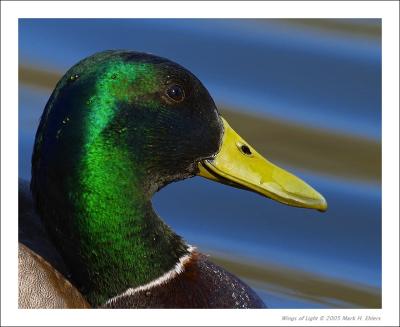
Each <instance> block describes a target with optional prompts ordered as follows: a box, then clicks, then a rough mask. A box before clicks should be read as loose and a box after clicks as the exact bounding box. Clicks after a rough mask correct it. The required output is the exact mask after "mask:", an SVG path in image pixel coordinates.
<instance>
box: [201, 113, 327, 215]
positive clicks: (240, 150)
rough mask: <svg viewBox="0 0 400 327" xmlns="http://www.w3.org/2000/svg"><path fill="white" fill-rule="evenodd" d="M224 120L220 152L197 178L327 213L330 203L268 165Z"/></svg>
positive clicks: (294, 179) (305, 184)
mask: <svg viewBox="0 0 400 327" xmlns="http://www.w3.org/2000/svg"><path fill="white" fill-rule="evenodd" d="M221 119H222V122H223V126H224V135H223V139H222V144H221V146H220V150H219V152H218V153H217V154H216V155H215V157H214V158H212V159H207V160H203V161H201V162H200V163H199V170H200V172H199V174H198V175H200V176H202V177H205V178H208V179H211V180H213V181H216V182H220V183H224V184H228V185H231V186H234V187H238V188H242V189H246V190H249V191H253V192H256V193H259V194H261V195H263V196H265V197H268V198H271V199H273V200H275V201H278V202H281V203H284V204H287V205H290V206H295V207H301V208H310V209H317V210H319V211H326V209H327V203H326V201H325V198H324V197H323V196H322V195H321V194H320V193H318V192H317V191H316V190H314V189H313V188H312V187H311V186H310V185H308V184H307V183H306V182H304V181H302V180H301V179H300V178H298V177H296V176H294V175H293V174H291V173H289V172H287V171H285V170H284V169H282V168H279V167H278V166H276V165H274V164H273V163H271V162H269V161H268V160H267V159H265V158H264V157H263V156H262V155H260V154H259V153H258V152H257V151H256V150H254V148H253V147H251V146H250V145H249V144H248V143H247V142H246V141H245V140H243V138H242V137H240V135H238V134H237V133H236V132H235V131H234V130H233V129H232V128H231V127H230V126H229V124H228V123H227V121H226V120H225V119H224V118H222V117H221Z"/></svg>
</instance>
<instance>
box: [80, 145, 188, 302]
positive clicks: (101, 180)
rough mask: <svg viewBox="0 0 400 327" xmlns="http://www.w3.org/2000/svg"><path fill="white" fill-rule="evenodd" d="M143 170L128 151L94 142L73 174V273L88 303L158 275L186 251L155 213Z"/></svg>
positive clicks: (104, 298)
mask: <svg viewBox="0 0 400 327" xmlns="http://www.w3.org/2000/svg"><path fill="white" fill-rule="evenodd" d="M128 156H129V157H128ZM135 166H136V168H135ZM144 171H145V169H144V167H141V165H135V162H134V161H133V160H132V158H131V155H130V154H128V152H124V151H121V150H120V149H118V148H115V147H109V146H107V145H106V143H97V144H96V145H94V146H92V147H90V148H89V149H88V151H87V153H86V156H85V157H84V159H83V160H82V162H81V165H80V169H79V173H78V176H77V177H78V178H74V180H78V181H79V182H78V183H79V185H77V186H78V188H75V189H76V190H77V191H76V193H75V194H76V201H74V205H75V210H76V211H75V214H74V215H75V216H76V217H77V219H76V223H75V229H76V231H77V234H78V235H79V237H78V238H77V240H78V242H77V244H76V245H74V246H78V247H79V248H78V249H77V251H74V252H75V253H79V258H78V261H79V262H78V263H73V264H72V270H73V271H72V273H73V275H74V276H75V278H77V279H78V284H79V285H80V287H81V290H82V292H83V293H84V294H85V295H86V296H87V298H88V300H89V302H91V303H92V305H100V304H102V303H104V302H105V301H106V300H107V299H109V298H111V297H113V296H116V295H118V294H121V293H122V292H124V291H126V290H127V289H128V288H134V287H138V286H141V285H144V284H147V283H149V282H151V281H152V280H155V279H157V278H158V277H160V276H162V275H163V274H165V273H166V272H168V271H170V270H171V269H173V268H174V266H175V265H176V263H177V262H179V259H180V258H181V257H183V256H185V255H187V254H188V246H187V245H186V244H185V243H184V241H183V240H182V239H181V238H180V237H179V236H178V235H176V234H175V233H174V232H173V231H172V230H171V229H170V228H169V227H168V226H167V225H166V224H165V223H164V222H163V221H162V220H161V219H160V218H159V217H158V215H157V214H156V213H155V212H154V210H153V208H152V204H151V201H150V198H151V193H152V191H151V189H152V187H150V186H148V185H147V183H146V180H147V179H146V178H144V176H145V173H144ZM149 190H150V191H149ZM75 241H76V240H75Z"/></svg>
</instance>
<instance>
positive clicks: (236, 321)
mask: <svg viewBox="0 0 400 327" xmlns="http://www.w3.org/2000/svg"><path fill="white" fill-rule="evenodd" d="M1 9H2V10H1V49H2V52H1V55H2V60H1V111H2V112H1V114H2V115H1V118H2V120H1V154H2V156H1V158H2V161H1V164H2V165H1V167H2V170H1V177H2V178H1V191H2V192H1V195H2V199H1V204H2V207H1V227H2V228H1V263H2V265H1V276H2V281H1V300H2V301H1V303H2V307H1V313H2V315H1V324H2V325H58V324H63V325H88V324H90V325H156V324H157V325H188V324H194V325H218V324H220V325H221V324H222V325H288V322H285V321H282V319H281V317H282V316H283V315H295V316H298V317H299V316H301V315H304V314H308V315H315V316H320V315H338V314H347V315H356V316H357V315H363V314H369V315H373V316H378V317H380V319H381V320H380V321H378V322H377V321H371V322H370V323H368V322H365V321H362V322H357V321H356V322H355V323H353V325H364V326H366V325H374V326H377V325H394V324H396V322H397V323H398V312H399V309H398V308H399V307H398V305H399V293H398V292H399V279H398V278H399V270H398V269H399V205H398V203H399V184H398V181H399V174H398V172H399V171H398V168H399V161H398V158H399V134H398V131H399V95H398V90H399V75H398V74H399V61H398V60H399V52H398V50H399V32H398V31H399V16H398V12H399V5H398V2H382V1H376V2H369V1H367V2H366V1H364V2H362V1H361V2H359V1H355V2H348V1H344V2H315V1H310V2H300V1H294V2H229V3H228V2H204V3H201V2H191V3H188V2H179V1H178V2H170V3H167V2H157V3H156V2H140V3H139V2H112V3H108V2H97V3H95V2H50V1H45V2H33V1H27V2H2V3H1ZM45 17H47V18H56V17H57V18H70V17H73V18H96V17H108V18H111V17H115V18H135V17H142V18H143V17H149V18H153V17H160V18H161V17H175V18H186V17H190V18H205V17H213V18H239V17H240V18H261V17H265V18H305V17H308V18H338V17H341V18H383V158H384V161H383V202H382V204H383V226H382V227H383V235H384V237H383V309H382V310H325V309H323V310H229V311H228V310H207V311H204V310H203V311H201V312H199V311H193V310H152V311H149V310H112V311H110V310H47V311H43V310H18V309H17V307H16V304H17V289H16V286H17V256H16V255H15V254H16V253H17V211H16V208H17V182H16V181H17V178H18V170H17V167H18V164H17V155H18V153H17V152H18V151H17V149H18V144H17V140H18V127H17V126H18V125H17V123H18V120H17V113H18V103H17V101H18V100H17V99H18V84H17V83H18V80H17V78H18V74H17V72H18V22H17V19H18V18H45ZM321 323H322V322H321V321H314V322H308V323H306V322H304V324H307V325H321ZM349 323H350V322H344V324H345V325H349ZM299 324H300V323H299V322H298V321H297V322H294V323H292V324H289V325H293V326H296V325H299ZM339 324H341V322H337V321H334V322H331V323H327V322H325V323H324V325H336V326H337V325H339ZM342 324H343V322H342Z"/></svg>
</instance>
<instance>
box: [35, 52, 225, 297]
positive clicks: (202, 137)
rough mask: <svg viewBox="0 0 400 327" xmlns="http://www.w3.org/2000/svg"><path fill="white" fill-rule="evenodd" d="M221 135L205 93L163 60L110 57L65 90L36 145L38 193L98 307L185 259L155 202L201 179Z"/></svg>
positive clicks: (96, 60)
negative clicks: (179, 183) (165, 191)
mask: <svg viewBox="0 0 400 327" xmlns="http://www.w3.org/2000/svg"><path fill="white" fill-rule="evenodd" d="M222 133H223V127H222V121H221V119H220V118H219V115H218V112H217V109H216V107H215V104H214V102H213V100H212V98H211V97H210V95H209V93H208V92H207V90H206V89H205V88H204V86H203V85H202V84H201V82H200V81H199V80H198V79H197V78H196V77H195V76H194V75H193V74H191V73H190V72H189V71H187V70H186V69H184V68H183V67H181V66H179V65H177V64H175V63H173V62H171V61H169V60H167V59H163V58H160V57H155V56H152V55H148V54H141V53H136V52H129V51H106V52H102V53H99V54H96V55H94V56H91V57H89V58H87V59H84V60H83V61H81V62H79V63H78V64H77V65H75V66H74V67H72V68H71V69H70V70H69V71H68V72H67V73H66V74H65V75H64V77H63V78H62V79H61V80H60V82H59V83H58V85H57V87H56V88H55V90H54V92H53V94H52V96H51V98H50V99H49V101H48V103H47V105H46V108H45V111H44V113H43V116H42V119H41V122H40V126H39V129H38V132H37V135H36V143H35V149H34V153H33V158H32V190H33V194H34V197H35V200H36V204H37V208H38V211H39V213H40V214H41V216H42V217H43V220H44V223H45V225H46V227H47V229H48V231H49V233H50V234H51V236H52V238H53V240H54V242H55V243H56V244H57V246H58V248H59V250H60V252H61V253H62V255H63V257H64V259H65V260H66V261H67V264H68V266H69V267H70V269H71V272H72V276H73V279H74V280H75V282H76V283H77V284H78V286H79V287H80V288H81V290H82V292H84V293H85V294H87V296H88V298H89V300H90V301H91V302H92V303H94V304H98V303H101V302H102V301H104V299H106V298H107V297H110V296H112V295H116V294H117V293H118V292H122V291H124V290H125V289H126V288H127V287H129V286H132V287H134V286H138V285H141V284H144V283H146V282H148V281H150V280H152V279H154V278H156V277H157V276H160V275H161V274H162V273H163V272H165V271H167V270H169V269H171V268H172V267H173V265H174V264H175V263H176V262H177V261H178V259H179V257H180V256H182V255H183V254H185V253H186V251H187V246H186V244H185V243H184V242H183V241H182V240H181V239H180V237H179V236H177V235H176V234H174V233H173V232H172V231H171V230H170V229H169V228H168V227H167V226H166V225H165V224H164V223H162V221H161V220H159V219H158V217H157V215H156V214H155V213H154V212H153V210H152V207H151V202H150V198H151V196H152V194H153V193H154V192H155V191H157V190H158V189H159V188H160V187H162V186H164V185H165V184H167V183H169V182H171V181H174V180H177V179H183V178H187V177H190V176H193V175H195V174H196V173H198V172H199V169H198V166H197V164H198V162H199V161H200V160H202V159H205V158H210V157H212V156H213V155H214V154H215V153H216V152H217V151H218V149H219V146H220V142H221V137H222ZM100 287H102V288H103V289H102V290H101V291H99V288H100ZM104 289H106V291H104Z"/></svg>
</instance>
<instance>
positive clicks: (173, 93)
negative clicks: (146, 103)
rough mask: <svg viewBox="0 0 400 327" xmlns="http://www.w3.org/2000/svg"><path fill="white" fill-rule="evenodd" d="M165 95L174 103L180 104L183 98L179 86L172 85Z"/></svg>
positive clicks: (181, 89) (183, 95)
mask: <svg viewBox="0 0 400 327" xmlns="http://www.w3.org/2000/svg"><path fill="white" fill-rule="evenodd" d="M167 95H168V97H169V98H170V99H172V100H174V101H175V102H181V101H183V99H184V98H185V91H184V90H183V88H182V87H181V86H180V85H177V84H174V85H171V86H170V87H168V89H167Z"/></svg>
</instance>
